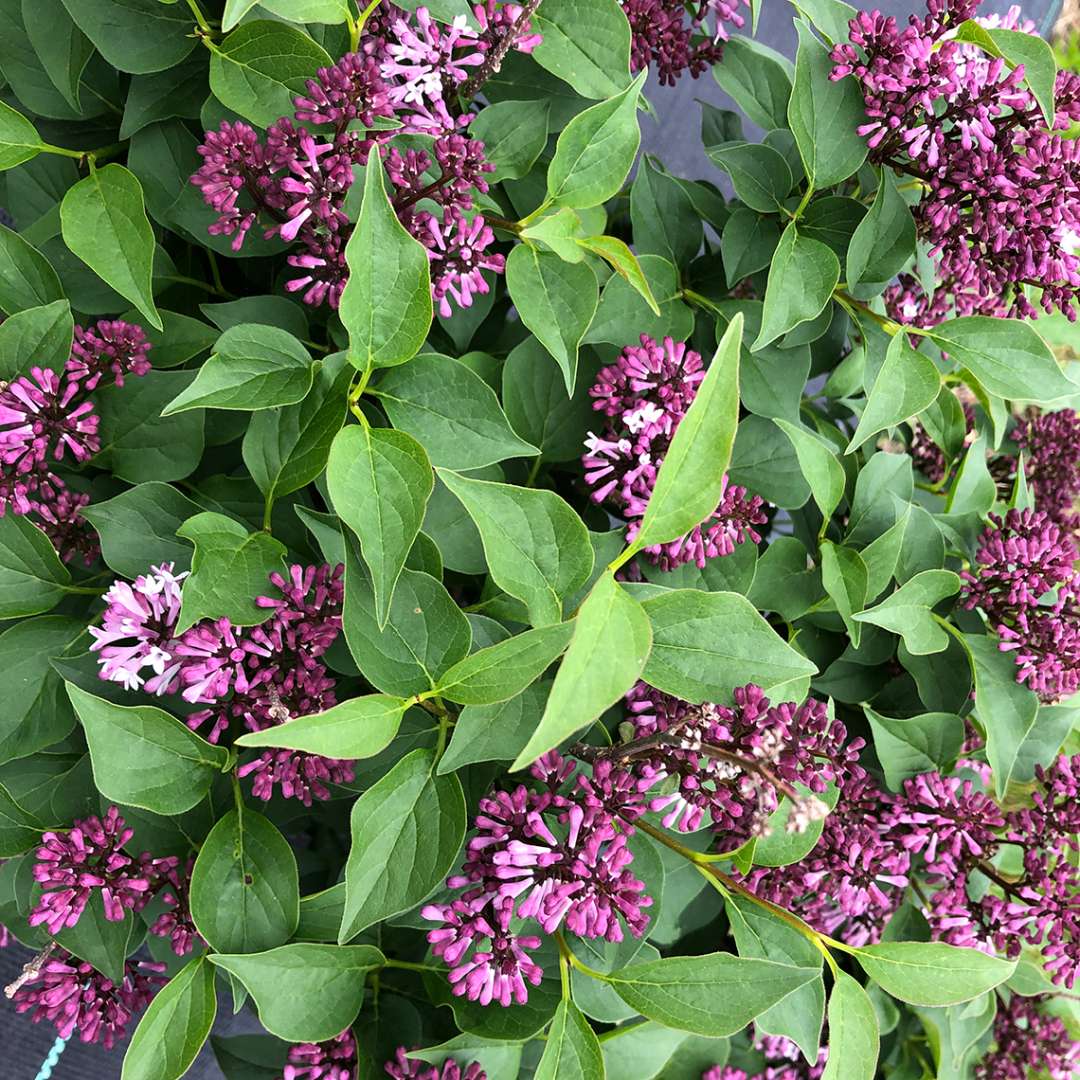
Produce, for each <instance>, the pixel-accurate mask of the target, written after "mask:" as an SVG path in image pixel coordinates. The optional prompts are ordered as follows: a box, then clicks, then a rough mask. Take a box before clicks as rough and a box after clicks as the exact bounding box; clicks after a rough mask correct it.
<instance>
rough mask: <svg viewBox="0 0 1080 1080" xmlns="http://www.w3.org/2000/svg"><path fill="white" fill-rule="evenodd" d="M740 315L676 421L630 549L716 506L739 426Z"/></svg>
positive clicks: (696, 520)
mask: <svg viewBox="0 0 1080 1080" xmlns="http://www.w3.org/2000/svg"><path fill="white" fill-rule="evenodd" d="M742 325H743V321H742V316H741V314H740V315H736V316H735V317H734V318H733V319H732V320H731V323H730V324H729V325H728V328H727V330H725V331H724V336H723V337H722V338H721V339H720V344H719V345H717V346H716V352H715V353H714V354H713V358H712V362H711V363H710V364H709V370H708V371H707V372H706V373H705V378H704V379H702V381H701V384H700V385H699V386H698V392H697V396H696V397H695V398H694V400H693V402H691V404H690V408H689V409H688V410H687V412H686V415H685V416H684V417H683V418H682V420H680V421H679V426H678V427H677V428H676V430H675V436H674V438H673V439H672V440H671V445H670V446H669V447H668V451H667V453H666V454H665V455H664V460H663V462H662V463H661V465H660V470H659V472H658V474H657V477H656V483H655V485H654V486H653V490H652V494H651V495H650V496H649V505H648V506H647V507H646V508H645V516H644V518H642V521H641V529H640V531H639V532H638V534H637V536H636V537H635V538H634V542H633V545H632V546H633V548H634V550H640V549H641V548H643V547H648V546H650V545H653V544H663V543H666V542H667V541H669V540H675V539H676V538H678V537H680V536H684V535H685V534H686V533H688V532H689V531H690V530H691V529H692V528H694V526H695V525H698V524H700V523H701V522H703V521H705V520H706V518H708V516H709V515H710V514H712V513H713V512H714V511H715V510H716V508H717V506H718V505H719V503H720V499H721V498H722V496H723V493H724V486H725V484H726V483H727V476H726V473H727V467H728V463H729V462H730V460H731V448H732V446H733V444H734V442H735V429H736V427H737V426H738V422H739V350H740V347H741V346H740V343H741V340H742Z"/></svg>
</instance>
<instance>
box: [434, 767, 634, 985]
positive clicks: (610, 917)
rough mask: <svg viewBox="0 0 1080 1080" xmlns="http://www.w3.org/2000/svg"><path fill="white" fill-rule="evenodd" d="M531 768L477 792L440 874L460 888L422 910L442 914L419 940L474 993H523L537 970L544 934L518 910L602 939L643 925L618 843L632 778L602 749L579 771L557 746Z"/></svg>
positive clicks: (628, 856)
mask: <svg viewBox="0 0 1080 1080" xmlns="http://www.w3.org/2000/svg"><path fill="white" fill-rule="evenodd" d="M530 772H531V774H532V776H533V778H534V779H535V780H536V781H538V788H537V789H530V788H528V787H526V786H525V785H524V784H519V785H518V787H517V788H515V789H514V790H513V791H500V790H494V791H491V792H489V793H488V794H487V795H486V796H485V797H484V798H483V799H481V800H480V804H479V808H478V813H477V815H476V819H475V827H476V833H475V835H474V836H473V838H472V839H471V840H470V841H469V843H468V845H467V846H466V851H465V862H464V864H463V866H462V869H461V873H460V874H458V875H455V876H454V877H451V878H449V879H448V880H447V884H448V885H449V887H450V888H451V889H462V890H464V891H463V892H462V893H461V894H460V895H459V896H458V897H457V898H456V899H454V900H452V901H450V903H447V904H429V905H427V906H426V907H425V908H424V909H423V912H422V914H423V916H424V918H426V919H431V920H434V921H436V922H439V923H441V924H442V925H441V926H440V927H439V928H438V929H436V930H432V931H431V932H430V933H429V934H428V941H429V942H430V943H431V946H432V951H433V952H434V953H435V955H436V956H440V957H442V958H443V959H444V960H445V961H446V963H447V964H448V965H449V966H450V969H451V970H450V983H451V987H452V990H453V992H454V993H455V994H456V995H459V996H462V995H463V996H465V997H467V998H468V999H469V1000H470V1001H479V1002H480V1004H482V1005H488V1004H490V1003H491V1002H493V1001H495V1002H498V1003H499V1004H500V1005H504V1006H508V1005H511V1004H513V1003H515V1002H516V1003H518V1004H523V1003H524V1002H525V1001H527V1000H528V994H529V991H528V986H527V984H530V983H531V984H532V985H533V986H537V985H539V983H540V980H541V978H542V976H543V971H542V969H541V968H540V965H539V964H537V963H536V962H535V960H533V959H532V958H531V957H530V956H529V955H528V954H529V952H531V951H533V950H535V949H538V948H539V947H540V942H541V939H540V938H539V937H538V936H536V935H535V934H521V933H519V932H517V931H516V930H513V929H511V924H512V923H513V922H514V919H515V918H517V919H523V920H530V921H532V922H534V923H536V924H537V925H538V926H539V928H540V929H542V930H543V931H544V933H546V934H553V933H554V932H555V931H556V930H558V929H559V928H560V927H563V926H565V928H566V929H567V930H569V931H571V932H572V933H574V934H577V935H579V936H580V937H584V938H604V939H605V940H606V941H622V940H623V936H624V930H623V927H624V925H625V927H626V928H628V929H629V930H630V932H631V933H632V934H633V935H634V936H635V937H640V936H641V935H642V934H643V933H644V931H645V928H646V926H647V925H648V916H647V915H646V913H645V911H644V910H643V909H645V908H647V907H649V906H650V905H651V904H652V900H651V898H650V897H648V896H645V895H643V890H644V888H645V886H644V884H643V883H642V882H641V881H640V880H638V879H637V878H636V877H634V875H633V873H632V872H631V870H630V864H631V863H632V862H633V858H634V857H633V854H632V852H631V851H630V849H629V848H628V847H627V839H628V837H630V836H631V835H632V834H633V832H634V829H633V825H632V822H633V821H634V820H635V819H636V818H637V817H639V816H640V815H641V814H642V813H643V812H644V810H645V803H644V800H643V799H642V796H641V791H640V785H639V783H638V781H636V780H635V778H634V777H632V776H630V775H629V774H628V773H627V772H626V771H625V770H623V769H619V768H617V767H615V766H613V765H612V764H611V763H610V762H607V761H598V762H597V763H596V764H595V766H594V768H593V770H592V773H591V775H588V774H586V773H585V772H584V771H582V770H581V769H580V768H579V764H578V762H576V761H574V760H573V759H571V758H567V759H563V758H562V757H560V756H559V755H558V754H557V753H555V752H554V751H553V752H551V753H549V754H545V755H544V756H543V757H542V758H540V759H539V760H538V761H537V762H535V763H534V764H533V766H532V768H531V770H530Z"/></svg>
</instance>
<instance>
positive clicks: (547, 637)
mask: <svg viewBox="0 0 1080 1080" xmlns="http://www.w3.org/2000/svg"><path fill="white" fill-rule="evenodd" d="M573 632H574V624H573V623H572V622H565V623H553V624H552V625H550V626H543V627H540V628H538V629H536V630H526V631H525V633H523V634H517V635H516V636H514V637H510V638H507V639H506V640H505V641H500V642H498V643H497V644H495V645H489V646H488V647H487V648H486V649H480V650H479V652H474V653H473V654H472V655H471V656H467V657H465V659H464V660H459V661H458V663H456V664H455V665H454V666H453V667H452V668H451V669H450V670H449V671H447V672H446V673H445V674H444V675H443V677H442V678H441V679H440V680H439V696H440V697H445V698H449V699H450V700H451V701H456V702H457V703H458V704H460V705H493V704H495V703H496V702H499V701H506V700H507V699H508V698H512V697H516V696H517V695H518V694H520V693H521V692H522V691H523V690H524V689H525V688H526V687H527V686H529V685H530V683H532V682H534V681H535V680H536V679H538V678H539V677H540V676H541V675H543V673H544V672H545V671H546V670H547V669H548V667H549V666H550V665H551V664H552V663H553V662H554V661H555V660H556V659H557V658H558V657H559V656H561V655H562V653H563V652H564V651H565V649H566V647H567V646H568V645H569V644H570V637H571V635H572V634H573ZM336 756H338V757H340V756H342V755H336Z"/></svg>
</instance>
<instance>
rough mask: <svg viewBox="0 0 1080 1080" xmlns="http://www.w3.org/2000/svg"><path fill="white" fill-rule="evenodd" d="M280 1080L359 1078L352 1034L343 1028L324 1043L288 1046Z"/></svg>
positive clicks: (342, 1079) (349, 1079) (353, 1079)
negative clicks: (338, 1033) (287, 1053)
mask: <svg viewBox="0 0 1080 1080" xmlns="http://www.w3.org/2000/svg"><path fill="white" fill-rule="evenodd" d="M281 1080H359V1061H358V1059H357V1047H356V1038H355V1036H354V1035H353V1033H352V1032H351V1031H349V1030H348V1029H346V1030H345V1031H343V1032H342V1033H341V1034H340V1035H337V1036H335V1037H334V1038H333V1039H327V1041H326V1042H321V1043H297V1044H296V1045H295V1046H291V1047H290V1048H289V1057H288V1061H287V1062H286V1064H285V1069H284V1071H283V1072H282V1074H281Z"/></svg>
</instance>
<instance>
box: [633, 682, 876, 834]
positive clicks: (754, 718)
mask: <svg viewBox="0 0 1080 1080" xmlns="http://www.w3.org/2000/svg"><path fill="white" fill-rule="evenodd" d="M733 696H734V705H733V707H730V708H729V707H726V706H720V705H715V704H713V703H710V702H706V703H705V704H703V705H701V706H692V705H690V704H688V703H687V702H684V701H680V700H679V699H678V698H674V697H671V696H670V695H668V694H664V693H662V692H661V691H659V690H654V689H652V688H651V687H649V686H647V685H646V684H645V683H638V684H637V686H635V687H634V688H633V689H632V690H631V691H630V693H629V694H627V696H626V702H627V709H628V712H629V715H630V718H631V721H632V723H633V726H634V735H635V738H646V737H649V736H657V735H664V734H666V735H667V738H666V739H663V740H661V741H660V743H659V745H656V746H654V747H652V748H650V749H649V750H647V751H645V752H643V753H642V754H640V755H638V756H636V758H635V763H634V765H633V766H632V769H633V774H634V775H635V776H637V777H639V778H640V784H641V788H642V790H645V791H647V790H649V789H651V788H653V787H656V786H658V785H659V786H661V790H662V792H663V793H662V794H658V795H655V796H653V797H651V798H650V799H649V801H648V807H649V809H650V810H652V811H653V812H655V813H661V814H663V815H664V816H663V818H662V820H663V823H664V825H665V826H667V827H668V828H675V829H680V830H683V831H687V832H691V831H696V830H697V829H699V828H701V826H702V825H703V824H707V825H709V826H710V827H711V828H713V829H715V830H716V831H717V834H718V838H719V841H720V843H721V845H722V848H721V849H722V850H727V851H733V850H734V849H735V848H737V847H739V846H740V845H741V844H743V843H745V842H746V841H747V840H749V839H750V838H751V837H752V836H756V835H762V834H763V833H764V830H765V819H766V818H767V817H768V816H769V815H770V814H771V813H772V812H773V811H774V810H776V809H777V807H778V806H779V805H780V799H781V797H783V795H785V794H788V795H790V796H791V797H792V798H793V803H794V808H793V813H792V814H791V817H790V819H789V822H788V825H789V828H791V829H792V830H795V829H804V828H805V827H806V826H807V825H808V824H809V822H810V821H811V820H815V819H818V818H821V817H824V816H825V814H827V813H828V808H827V806H826V805H825V804H824V803H823V802H821V800H820V799H818V798H817V796H818V795H821V794H823V793H824V792H825V791H826V789H827V785H828V783H829V782H839V781H841V780H842V779H843V778H844V777H846V776H847V775H848V774H849V772H852V771H854V772H856V773H857V772H860V771H861V770H860V768H859V766H858V765H857V764H856V762H857V760H858V754H859V751H860V750H861V748H862V746H863V742H862V740H861V739H854V740H852V741H851V742H850V743H847V730H846V728H845V727H844V725H843V724H842V723H841V722H839V721H837V720H834V719H830V717H829V715H828V712H827V709H826V707H825V704H824V703H823V702H820V701H816V700H814V699H813V698H809V699H807V701H806V702H804V703H803V704H802V705H800V706H796V705H795V704H794V703H793V702H784V703H782V704H780V705H776V706H773V705H771V703H770V702H769V699H768V698H767V697H765V695H764V693H763V691H762V690H761V688H760V687H758V686H754V685H752V684H750V685H747V686H743V687H738V688H736V689H735V691H734V695H733ZM845 744H846V745H845ZM632 745H633V744H631V746H632ZM796 783H800V784H803V785H805V786H806V787H808V788H809V789H810V791H811V793H812V796H811V797H810V798H809V799H807V798H805V797H803V796H801V795H798V794H797V792H796V791H795V789H794V788H793V787H792V785H794V784H796Z"/></svg>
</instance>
